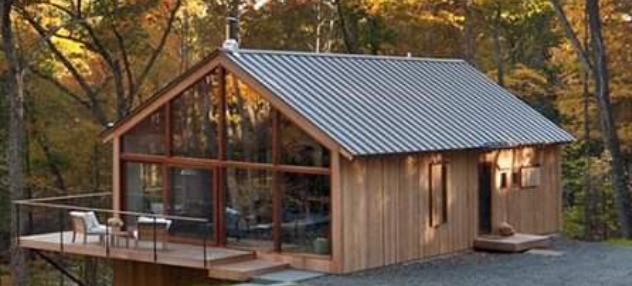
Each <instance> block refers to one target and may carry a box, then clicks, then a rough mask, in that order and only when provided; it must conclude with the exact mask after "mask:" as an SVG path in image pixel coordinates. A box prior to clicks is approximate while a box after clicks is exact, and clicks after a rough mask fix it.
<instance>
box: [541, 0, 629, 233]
mask: <svg viewBox="0 0 632 286" xmlns="http://www.w3.org/2000/svg"><path fill="white" fill-rule="evenodd" d="M550 1H551V4H552V5H553V7H554V8H555V11H556V13H557V15H558V17H559V19H560V22H561V24H562V26H563V27H564V30H565V32H566V36H567V38H568V39H569V41H570V42H571V45H572V47H573V50H574V51H575V53H576V55H577V57H578V59H579V61H580V63H581V66H582V68H583V69H584V70H585V71H586V72H588V73H590V75H591V76H592V79H593V82H594V85H595V93H596V97H597V106H598V108H599V119H600V123H601V131H602V140H603V142H604V145H605V147H606V149H607V150H608V152H609V153H610V156H611V160H610V165H611V168H612V174H611V177H612V185H613V190H614V194H615V202H616V208H617V216H618V223H619V229H620V232H621V235H622V236H623V237H625V238H632V225H631V224H630V222H631V219H632V217H631V212H632V210H631V209H630V191H629V189H628V180H629V178H628V177H627V175H626V169H625V161H624V158H623V153H622V151H621V146H620V142H619V136H618V134H617V127H616V123H615V121H614V115H613V108H612V103H611V98H610V75H609V69H608V61H607V54H606V47H605V44H604V40H603V35H602V19H601V13H600V7H599V1H598V0H586V11H587V13H588V26H589V33H590V50H588V47H585V46H583V45H582V44H581V42H580V41H579V39H578V37H577V34H576V32H575V30H574V29H573V27H572V26H571V24H570V22H569V21H568V18H567V16H566V13H565V12H564V9H563V7H562V4H561V3H560V2H559V0H550Z"/></svg>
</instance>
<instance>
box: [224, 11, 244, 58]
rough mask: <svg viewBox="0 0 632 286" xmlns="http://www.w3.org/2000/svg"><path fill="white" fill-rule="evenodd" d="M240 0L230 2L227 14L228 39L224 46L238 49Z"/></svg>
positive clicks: (228, 48) (229, 48)
mask: <svg viewBox="0 0 632 286" xmlns="http://www.w3.org/2000/svg"><path fill="white" fill-rule="evenodd" d="M239 2H240V1H239V0H232V1H230V3H229V4H228V5H229V7H228V15H227V16H226V40H225V41H224V45H223V48H224V49H227V50H236V49H238V48H239Z"/></svg>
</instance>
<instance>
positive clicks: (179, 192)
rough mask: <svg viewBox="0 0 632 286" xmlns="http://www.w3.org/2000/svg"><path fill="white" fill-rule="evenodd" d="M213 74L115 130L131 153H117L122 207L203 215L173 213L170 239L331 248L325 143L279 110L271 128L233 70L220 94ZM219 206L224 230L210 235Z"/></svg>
mask: <svg viewBox="0 0 632 286" xmlns="http://www.w3.org/2000/svg"><path fill="white" fill-rule="evenodd" d="M219 74H221V73H219V72H215V73H213V74H209V75H207V76H206V77H204V78H203V79H202V80H201V81H198V82H197V83H195V84H194V85H192V86H191V87H190V88H187V89H186V90H185V91H184V92H182V93H181V94H179V95H178V96H176V97H174V99H172V100H171V101H170V102H169V103H168V106H164V107H162V108H160V109H159V110H158V111H157V112H155V113H154V114H152V115H151V116H149V117H148V118H146V119H145V120H143V121H142V122H140V123H139V124H138V126H135V127H134V128H133V129H131V130H130V131H129V132H128V133H126V134H125V135H124V137H123V138H122V140H123V142H122V145H123V146H122V147H123V148H122V149H123V152H130V153H137V154H135V156H123V157H122V159H123V160H124V163H123V172H124V174H122V178H123V179H124V180H125V181H124V186H123V189H124V190H125V191H126V193H125V194H124V198H123V200H124V207H125V208H126V210H129V211H134V212H140V213H148V214H167V215H173V216H181V217H189V218H202V219H207V220H208V221H209V223H200V222H191V221H184V220H177V219H173V220H172V224H171V225H170V228H169V235H171V236H172V237H173V238H176V239H177V238H179V237H185V238H192V239H200V240H201V239H202V238H206V239H209V241H210V239H211V238H215V237H218V238H222V239H224V238H225V239H226V242H227V243H228V244H229V245H231V246H237V247H245V248H256V249H268V250H272V249H274V247H275V246H279V245H280V246H281V248H282V249H281V250H282V251H284V252H296V253H313V254H321V255H328V254H330V252H331V250H330V249H331V245H330V244H331V243H330V224H331V222H330V220H331V218H330V211H331V205H330V181H329V180H330V178H329V175H327V174H326V173H327V172H326V170H325V168H329V162H330V154H329V150H328V149H327V148H325V147H323V146H322V145H321V144H319V143H318V142H317V141H316V140H314V139H313V138H311V137H310V136H309V135H308V134H307V133H306V132H304V131H303V130H302V129H301V128H300V127H298V126H297V125H296V124H294V123H293V122H292V121H291V120H289V119H288V118H286V117H284V116H283V115H280V116H279V118H278V119H279V120H278V121H275V122H277V123H278V125H277V126H273V120H272V117H273V115H274V113H275V112H276V111H275V110H274V109H273V107H272V106H271V104H270V103H269V102H268V101H267V100H265V99H264V97H263V96H261V95H260V94H257V93H256V92H255V91H254V90H252V89H250V88H249V87H248V86H246V85H245V84H243V83H242V82H240V81H239V80H238V79H237V77H236V76H235V75H233V74H230V73H229V74H227V75H226V80H225V81H224V82H225V83H226V86H225V90H226V94H225V98H224V99H222V98H221V97H220V88H221V87H220V86H219V83H220V82H222V81H221V80H220V78H219V77H218V75H219ZM222 102H224V103H225V106H221V103H222ZM167 107H168V108H167ZM167 116H169V118H167ZM222 123H225V124H222ZM220 126H225V129H224V130H220ZM275 132H278V133H275ZM273 133H275V134H277V135H278V137H277V138H275V139H276V140H274V138H272V135H273ZM223 135H225V137H224V136H223ZM220 137H222V138H223V139H225V140H219V138H220ZM222 141H224V142H222ZM273 143H274V144H277V145H276V146H273ZM220 144H225V145H220ZM167 146H169V147H170V150H167V149H166V148H167ZM274 150H276V151H277V152H278V153H274V155H276V156H277V158H278V161H274V162H273V152H274ZM221 151H223V152H225V153H222V155H225V158H223V156H221V157H220V152H221ZM143 154H150V155H154V156H142V155H143ZM175 157H178V158H175ZM187 158H195V160H193V159H187ZM205 159H213V160H205ZM220 160H224V161H229V162H219V161H220ZM132 161H134V162H132ZM136 161H139V162H154V164H147V163H139V162H136ZM253 163H257V164H253ZM281 165H283V166H281ZM293 166H294V167H293ZM309 167H312V168H311V169H310V168H309ZM307 173H309V174H307ZM316 174H321V175H316ZM275 179H276V180H275ZM163 184H164V185H163ZM219 186H222V187H223V188H224V189H222V190H221V192H222V197H223V198H224V200H223V205H222V207H221V208H222V209H219V208H220V207H219V204H218V201H217V198H216V197H215V195H216V194H217V193H218V191H219V190H218V189H217V188H218V187H219ZM277 196H278V197H277ZM275 199H278V201H275ZM277 202H278V205H277V204H275V203H277ZM274 207H279V212H275V211H274V209H273V208H274ZM220 212H221V213H220ZM218 214H223V217H224V219H225V221H224V222H223V223H222V224H223V225H225V230H226V232H225V233H216V232H217V231H219V230H220V229H219V228H218V225H219V224H218V221H217V219H218V218H217V217H215V216H216V215H218ZM275 215H278V216H277V217H275ZM129 224H130V225H132V226H133V225H134V224H135V221H129ZM277 230H278V231H279V232H278V233H276V231H277ZM277 238H278V240H277V241H275V239H277ZM182 241H189V239H184V240H182Z"/></svg>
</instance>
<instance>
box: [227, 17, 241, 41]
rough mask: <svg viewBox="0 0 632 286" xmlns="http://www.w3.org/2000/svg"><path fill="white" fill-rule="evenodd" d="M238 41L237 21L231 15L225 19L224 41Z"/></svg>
mask: <svg viewBox="0 0 632 286" xmlns="http://www.w3.org/2000/svg"><path fill="white" fill-rule="evenodd" d="M229 39H232V40H235V41H239V20H238V19H237V17H235V16H233V15H229V16H228V17H226V40H229Z"/></svg>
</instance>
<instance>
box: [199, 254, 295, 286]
mask: <svg viewBox="0 0 632 286" xmlns="http://www.w3.org/2000/svg"><path fill="white" fill-rule="evenodd" d="M288 266H289V265H288V264H287V263H285V262H275V261H269V260H264V259H259V258H257V259H251V260H246V261H241V262H236V263H228V264H223V265H217V266H213V267H211V268H210V269H209V271H208V275H209V277H211V278H215V279H223V280H229V281H239V282H244V281H248V280H250V278H252V277H254V276H257V275H261V274H265V273H270V272H274V271H279V270H282V269H286V268H287V267H288Z"/></svg>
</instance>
